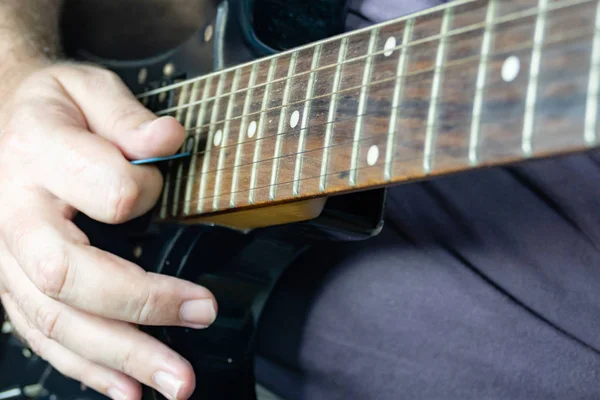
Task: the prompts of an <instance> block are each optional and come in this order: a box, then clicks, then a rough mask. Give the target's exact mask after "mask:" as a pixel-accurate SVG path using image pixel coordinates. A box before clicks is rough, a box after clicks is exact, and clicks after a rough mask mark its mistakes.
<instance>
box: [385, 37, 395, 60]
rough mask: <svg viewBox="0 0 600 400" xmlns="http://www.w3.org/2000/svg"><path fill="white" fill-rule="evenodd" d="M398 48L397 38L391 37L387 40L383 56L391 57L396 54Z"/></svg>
mask: <svg viewBox="0 0 600 400" xmlns="http://www.w3.org/2000/svg"><path fill="white" fill-rule="evenodd" d="M395 48H396V38H395V37H391V38H389V39H388V40H386V42H385V45H384V46H383V55H384V56H386V57H389V56H391V55H392V54H393V53H394V49H395Z"/></svg>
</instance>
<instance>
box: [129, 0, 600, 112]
mask: <svg viewBox="0 0 600 400" xmlns="http://www.w3.org/2000/svg"><path fill="white" fill-rule="evenodd" d="M594 1H595V0H578V1H573V0H565V1H557V2H556V3H553V4H552V5H549V6H548V7H547V12H550V11H555V10H560V9H564V8H569V7H573V6H577V5H582V4H588V3H593V2H594ZM537 15H539V12H538V9H537V7H532V8H530V9H526V10H521V11H516V12H513V13H510V14H507V15H505V16H502V17H498V18H496V20H495V21H494V22H493V23H492V25H493V26H495V25H499V24H502V23H506V22H514V21H517V20H520V19H525V18H528V17H531V16H537ZM485 27H486V22H485V21H483V22H479V23H476V24H472V25H469V26H466V27H463V28H458V29H454V30H451V31H449V32H448V33H446V34H436V35H430V36H428V37H425V38H421V39H419V40H415V41H412V42H409V43H407V44H400V45H398V46H395V47H394V48H390V49H382V50H379V51H376V52H371V53H366V54H365V55H363V56H358V57H354V58H351V59H347V60H344V61H343V62H341V63H340V64H342V65H344V64H349V63H353V62H356V61H361V60H365V59H367V58H369V57H373V56H377V55H380V54H383V53H385V52H386V51H388V50H393V51H394V52H395V51H397V50H401V49H403V48H405V47H414V46H418V45H421V44H423V43H427V42H431V41H434V40H439V39H445V40H447V39H449V38H452V37H455V36H459V35H462V34H464V33H469V32H472V31H474V30H477V29H482V28H485ZM375 28H377V27H375ZM375 28H373V29H375ZM284 56H287V54H285V55H278V56H276V58H277V57H281V58H283V57H284ZM265 60H268V58H267V59H264V60H263V59H259V60H256V61H255V62H254V63H260V62H263V61H265ZM252 65H253V64H250V65H249V66H252ZM337 65H338V64H337V63H334V64H328V65H325V66H319V67H318V68H315V69H308V70H307V71H305V72H302V73H299V74H296V75H294V76H291V77H284V78H279V79H275V80H272V81H269V82H264V83H261V84H259V85H254V86H252V87H250V86H249V87H247V88H244V89H240V90H236V91H233V92H226V93H223V94H221V95H219V96H212V97H209V98H207V99H204V100H198V101H195V102H190V103H188V104H185V105H183V106H179V107H169V108H166V109H161V110H157V111H156V113H162V114H164V113H171V112H175V111H177V110H180V109H185V108H189V107H193V106H195V105H198V104H202V103H204V102H210V101H215V99H217V98H222V97H227V96H231V95H233V94H238V93H243V92H245V91H247V90H250V89H256V88H261V87H263V86H264V87H266V86H267V85H272V84H274V83H279V82H284V81H287V80H290V79H296V78H298V77H300V76H303V75H308V74H311V73H313V72H320V71H322V70H325V69H329V68H335V67H337ZM245 66H246V65H243V66H238V67H234V69H228V70H224V71H218V72H215V73H214V74H209V75H204V76H201V77H198V78H194V79H190V80H186V81H183V82H181V84H182V86H186V85H189V84H191V83H195V82H197V81H199V80H205V79H207V77H209V76H213V75H215V74H216V75H217V76H220V75H224V74H227V73H228V72H233V71H235V69H242V68H244V67H245ZM178 87H179V86H178ZM161 89H164V90H161ZM161 89H155V91H153V92H146V93H143V94H140V95H138V98H147V97H148V96H150V95H156V94H160V93H165V92H170V91H173V90H174V89H171V88H169V86H165V87H163V88H161ZM148 93H151V94H148ZM218 122H220V121H218Z"/></svg>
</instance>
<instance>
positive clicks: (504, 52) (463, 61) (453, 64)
mask: <svg viewBox="0 0 600 400" xmlns="http://www.w3.org/2000/svg"><path fill="white" fill-rule="evenodd" d="M588 34H589V33H588V29H587V28H586V29H581V30H573V32H571V34H570V35H564V36H560V37H555V38H553V40H551V41H546V43H547V44H552V43H560V42H561V41H567V40H573V39H578V38H582V37H585V36H588ZM531 47H532V42H527V43H520V44H519V45H518V46H514V47H510V48H507V49H504V50H502V51H500V52H494V53H491V54H490V55H491V56H500V55H507V54H510V53H512V52H517V51H521V50H524V49H530V48H531ZM479 57H480V56H471V57H466V58H463V59H459V60H456V61H453V62H451V63H446V64H445V66H446V67H456V66H460V65H462V64H466V63H468V62H471V61H475V60H477V59H479ZM434 70H435V68H426V69H422V70H418V71H415V72H411V73H409V74H405V75H404V76H403V77H414V76H418V75H422V74H426V73H429V72H432V71H434ZM395 79H396V78H395V77H391V78H385V79H380V80H377V81H373V82H370V83H369V85H370V86H372V85H377V84H380V83H386V82H390V81H393V80H395ZM361 87H362V85H359V86H355V87H352V88H349V89H344V90H340V91H338V92H335V93H333V95H338V94H343V93H345V92H348V91H353V90H356V89H360V88H361ZM327 96H329V95H324V96H317V97H314V98H313V99H312V100H316V99H319V98H322V97H327ZM301 102H304V101H301ZM290 104H297V103H290ZM277 109H280V107H279V108H277V107H276V108H272V109H269V110H268V111H272V110H277ZM343 120H344V119H342V120H340V121H343ZM333 122H336V121H333ZM320 125H327V123H324V124H320ZM320 125H314V126H320ZM288 132H289V131H286V132H282V133H281V134H286V133H288ZM278 135H280V134H275V135H271V136H266V137H263V138H261V139H269V138H273V137H276V136H278ZM258 140H259V139H255V140H254V141H258ZM198 154H203V152H199V153H198Z"/></svg>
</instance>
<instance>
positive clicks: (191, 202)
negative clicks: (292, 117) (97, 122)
mask: <svg viewBox="0 0 600 400" xmlns="http://www.w3.org/2000/svg"><path fill="white" fill-rule="evenodd" d="M369 115H370V114H369ZM467 125H468V124H467ZM467 125H465V126H467ZM376 139H377V138H376V137H374V136H370V137H366V138H362V139H360V140H358V141H353V140H351V141H345V142H343V143H338V144H335V145H331V146H327V147H319V148H314V149H310V150H306V151H304V152H302V153H305V154H306V153H313V152H317V151H321V152H322V151H323V150H325V149H333V148H339V147H344V146H349V145H354V143H359V144H360V143H361V142H363V143H364V142H368V141H373V140H376ZM395 147H397V146H395ZM436 153H441V154H443V153H447V152H446V151H444V150H443V149H439V148H438V149H436ZM295 156H297V153H290V154H286V155H283V156H280V157H278V158H290V157H295ZM421 158H422V157H414V158H403V159H395V160H394V163H397V162H402V161H407V160H420V159H421ZM271 160H272V158H271V159H264V160H261V161H258V162H256V163H254V162H252V163H246V164H242V165H237V166H233V167H229V168H224V169H225V170H227V169H231V168H242V167H244V166H249V165H253V164H260V163H269V161H271ZM381 165H383V163H382V162H377V163H376V164H375V165H373V166H367V167H359V168H356V171H361V170H364V169H371V168H376V167H380V166H381ZM348 171H349V170H346V171H337V172H333V173H328V174H326V175H325V176H332V175H336V174H341V173H344V172H348ZM215 172H216V170H212V171H207V172H202V173H201V175H205V174H206V175H208V174H211V173H215ZM320 177H321V174H319V175H314V176H310V177H303V178H301V179H300V181H306V180H310V179H317V178H320ZM187 178H188V176H186V177H185V178H183V177H182V180H181V182H182V183H183V182H187ZM293 182H294V181H289V182H278V183H277V184H275V185H266V186H260V187H255V188H254V190H255V191H256V190H261V189H264V188H270V187H271V186H285V185H289V184H292V183H293ZM250 190H251V189H245V190H237V191H230V192H226V193H219V194H218V195H216V194H213V195H210V196H205V197H204V198H202V199H194V200H191V201H189V202H184V203H183V204H197V203H198V202H200V201H205V200H207V199H214V198H215V197H217V196H218V197H225V196H231V195H232V194H234V193H236V194H237V193H244V192H250Z"/></svg>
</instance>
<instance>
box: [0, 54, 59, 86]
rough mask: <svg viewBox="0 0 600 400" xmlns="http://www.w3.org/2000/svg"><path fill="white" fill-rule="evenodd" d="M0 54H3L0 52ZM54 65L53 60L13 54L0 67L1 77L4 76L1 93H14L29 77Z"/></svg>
mask: <svg viewBox="0 0 600 400" xmlns="http://www.w3.org/2000/svg"><path fill="white" fill-rule="evenodd" d="M0 54H3V53H2V52H1V51H0ZM4 54H6V53H4ZM52 63H53V62H52V60H50V59H48V58H45V57H42V56H37V57H34V56H30V55H15V54H13V55H11V56H8V57H6V58H5V62H3V63H2V65H0V76H2V85H0V93H2V94H6V93H10V92H12V91H13V90H14V89H15V88H16V87H18V86H19V84H20V83H21V82H22V81H23V80H24V79H26V78H27V77H28V76H29V75H31V74H32V73H34V72H36V71H38V70H40V69H43V68H45V67H48V66H50V65H51V64H52Z"/></svg>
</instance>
